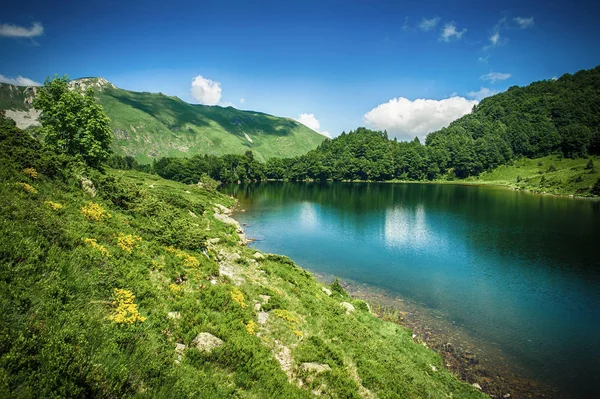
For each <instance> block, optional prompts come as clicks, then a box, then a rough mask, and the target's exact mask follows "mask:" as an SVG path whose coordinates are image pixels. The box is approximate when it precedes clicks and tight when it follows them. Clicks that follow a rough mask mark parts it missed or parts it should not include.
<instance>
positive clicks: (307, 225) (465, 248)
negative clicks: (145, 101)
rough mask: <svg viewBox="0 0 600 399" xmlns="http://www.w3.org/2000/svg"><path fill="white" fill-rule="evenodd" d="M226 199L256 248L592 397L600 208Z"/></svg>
mask: <svg viewBox="0 0 600 399" xmlns="http://www.w3.org/2000/svg"><path fill="white" fill-rule="evenodd" d="M224 191H225V192H227V193H229V194H232V195H234V196H235V197H236V198H238V199H239V200H240V208H244V209H245V212H243V213H241V212H238V213H236V215H235V217H236V219H238V220H239V221H240V222H242V223H247V225H248V226H246V227H245V229H246V234H247V235H248V236H249V237H251V238H254V239H257V241H256V242H255V243H254V244H253V245H254V246H255V247H256V248H258V249H260V250H262V251H265V252H272V253H279V254H284V255H287V256H289V257H291V258H292V259H293V260H294V261H295V262H296V263H298V264H299V265H300V266H302V267H304V268H306V269H308V270H311V271H314V272H316V273H321V274H328V275H334V276H338V277H339V278H341V279H344V278H346V279H350V280H353V281H356V282H359V283H364V284H368V285H371V286H374V287H377V288H380V289H384V290H386V291H388V292H390V293H392V294H394V295H399V296H401V297H403V298H407V299H408V300H411V301H414V302H416V303H420V304H423V306H425V307H427V308H429V309H432V310H435V311H436V312H438V313H439V314H442V315H443V317H444V318H446V319H447V320H448V321H449V322H452V323H453V324H454V325H456V326H457V328H460V329H463V330H464V331H466V332H468V334H470V335H472V336H474V337H477V338H478V339H480V340H482V341H485V342H489V343H491V344H493V345H494V346H496V347H498V348H500V349H501V350H502V352H503V353H505V354H506V355H507V356H510V357H512V358H514V359H517V360H518V362H519V363H520V365H522V367H523V368H524V369H525V370H526V371H527V373H529V374H530V375H531V376H532V377H534V378H536V379H539V380H540V381H547V382H550V383H552V384H553V385H554V386H556V387H557V388H558V389H559V391H560V393H561V396H564V397H573V398H579V397H581V398H587V397H600V202H598V201H588V200H579V199H569V198H561V197H552V196H542V195H535V194H529V193H524V192H517V191H511V190H507V189H503V188H497V187H477V186H459V185H442V184H385V183H260V184H252V185H240V186H228V187H225V188H224Z"/></svg>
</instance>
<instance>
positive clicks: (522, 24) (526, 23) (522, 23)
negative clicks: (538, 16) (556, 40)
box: [513, 17, 535, 29]
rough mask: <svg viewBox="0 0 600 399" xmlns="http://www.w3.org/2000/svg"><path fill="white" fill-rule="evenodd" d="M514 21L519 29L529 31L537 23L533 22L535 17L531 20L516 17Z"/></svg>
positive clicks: (530, 18)
mask: <svg viewBox="0 0 600 399" xmlns="http://www.w3.org/2000/svg"><path fill="white" fill-rule="evenodd" d="M513 21H514V23H515V24H517V27H519V28H521V29H527V28H529V27H530V26H533V25H535V22H534V21H533V17H529V18H523V17H516V18H513Z"/></svg>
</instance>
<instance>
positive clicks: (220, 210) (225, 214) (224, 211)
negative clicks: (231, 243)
mask: <svg viewBox="0 0 600 399" xmlns="http://www.w3.org/2000/svg"><path fill="white" fill-rule="evenodd" d="M214 205H215V207H214V208H213V210H214V211H215V214H214V216H215V219H217V220H220V221H221V222H223V223H225V224H229V225H232V226H234V227H235V230H236V232H237V234H238V236H239V237H240V244H241V245H248V239H247V238H246V234H245V233H244V229H242V226H240V224H239V222H238V221H237V220H235V219H233V218H232V217H230V216H229V215H230V214H231V209H229V208H227V207H225V206H223V205H221V204H214Z"/></svg>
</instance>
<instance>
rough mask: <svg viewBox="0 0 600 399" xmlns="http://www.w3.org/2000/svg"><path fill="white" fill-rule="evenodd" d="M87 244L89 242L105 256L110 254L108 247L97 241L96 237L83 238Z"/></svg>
mask: <svg viewBox="0 0 600 399" xmlns="http://www.w3.org/2000/svg"><path fill="white" fill-rule="evenodd" d="M83 242H85V243H86V244H89V245H90V246H91V247H92V248H94V249H95V250H97V251H99V252H100V253H101V254H102V255H103V256H110V254H109V253H108V249H106V248H105V247H104V246H103V245H100V244H98V243H97V242H96V239H94V238H86V239H84V240H83Z"/></svg>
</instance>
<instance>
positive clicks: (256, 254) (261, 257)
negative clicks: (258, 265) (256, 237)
mask: <svg viewBox="0 0 600 399" xmlns="http://www.w3.org/2000/svg"><path fill="white" fill-rule="evenodd" d="M252 257H253V258H254V259H264V258H265V256H264V255H263V254H261V253H260V252H255V253H254V255H252Z"/></svg>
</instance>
